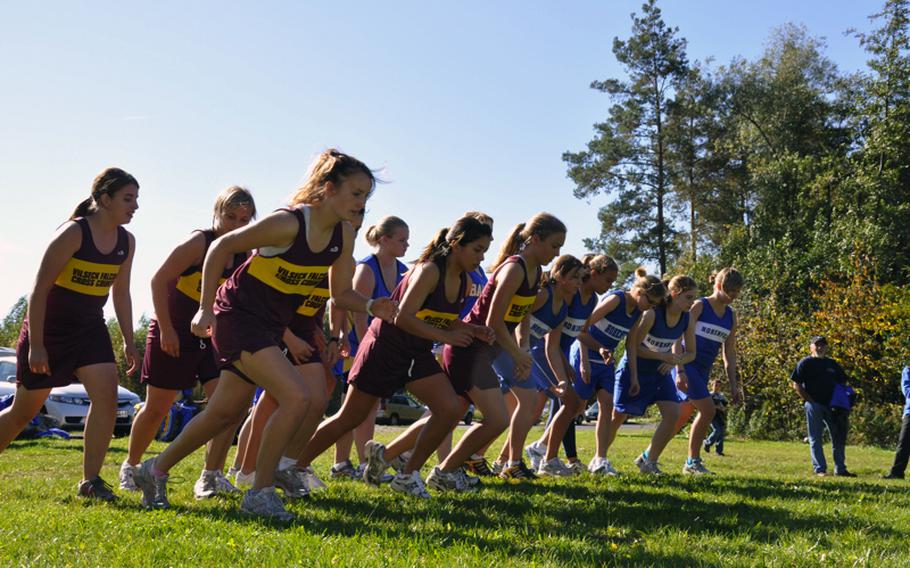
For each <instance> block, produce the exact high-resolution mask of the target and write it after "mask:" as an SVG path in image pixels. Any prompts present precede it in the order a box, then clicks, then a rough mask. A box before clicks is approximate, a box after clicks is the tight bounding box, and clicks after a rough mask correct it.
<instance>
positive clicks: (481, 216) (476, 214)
mask: <svg viewBox="0 0 910 568" xmlns="http://www.w3.org/2000/svg"><path fill="white" fill-rule="evenodd" d="M462 217H473V218H475V219H477V220H478V221H480V222H481V223H483V224H484V225H489V226H490V227H492V226H493V218H492V217H490V216H489V215H487V214H486V213H483V212H482V211H467V212H465V214H464V215H462Z"/></svg>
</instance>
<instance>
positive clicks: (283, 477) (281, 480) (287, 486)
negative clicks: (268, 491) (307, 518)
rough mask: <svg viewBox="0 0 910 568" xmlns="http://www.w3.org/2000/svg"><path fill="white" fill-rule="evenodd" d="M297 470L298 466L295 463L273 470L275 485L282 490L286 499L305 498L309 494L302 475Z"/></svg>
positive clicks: (298, 469)
mask: <svg viewBox="0 0 910 568" xmlns="http://www.w3.org/2000/svg"><path fill="white" fill-rule="evenodd" d="M299 472H300V468H299V467H297V466H296V465H292V466H291V467H289V468H287V469H279V470H276V471H275V487H278V488H279V489H281V490H282V491H284V496H285V498H287V499H306V498H307V497H309V496H310V490H309V489H307V487H306V485H305V484H304V483H303V475H302V474H300V473H299Z"/></svg>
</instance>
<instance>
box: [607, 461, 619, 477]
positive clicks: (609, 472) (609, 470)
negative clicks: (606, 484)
mask: <svg viewBox="0 0 910 568" xmlns="http://www.w3.org/2000/svg"><path fill="white" fill-rule="evenodd" d="M603 466H604V474H605V475H613V476H615V475H619V472H618V471H616V468H615V467H613V463H612V462H611V461H610V460H609V459H607V458H604V459H603Z"/></svg>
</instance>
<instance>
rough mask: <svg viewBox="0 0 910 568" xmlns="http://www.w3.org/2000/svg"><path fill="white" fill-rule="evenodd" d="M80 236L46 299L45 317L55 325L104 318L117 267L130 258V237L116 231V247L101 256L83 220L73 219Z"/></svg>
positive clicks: (117, 271) (123, 231)
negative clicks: (76, 245) (77, 247)
mask: <svg viewBox="0 0 910 568" xmlns="http://www.w3.org/2000/svg"><path fill="white" fill-rule="evenodd" d="M74 220H75V222H76V224H77V225H79V229H80V231H81V233H82V244H80V246H79V249H78V250H77V251H76V252H75V253H73V256H72V257H70V259H69V260H68V261H67V262H66V265H65V266H64V267H63V270H61V271H60V274H58V275H57V279H56V280H55V281H54V285H53V287H52V288H51V289H50V291H49V292H48V295H47V309H46V313H47V314H48V316H49V317H50V318H52V319H54V320H55V321H61V320H79V319H82V318H96V317H101V318H103V317H104V315H103V312H102V310H103V308H104V304H106V303H107V296H108V293H109V292H110V289H111V286H113V284H114V280H115V279H116V278H117V274H119V273H120V265H121V264H123V262H124V261H125V260H126V259H127V257H128V256H129V254H130V239H129V233H127V232H126V229H124V228H123V227H117V244H116V245H114V248H113V249H112V250H111V252H109V253H107V254H102V253H101V252H100V251H99V250H98V249H97V248H96V247H95V241H94V240H93V239H92V229H91V227H90V226H89V223H88V220H87V219H85V218H84V217H79V218H77V219H74Z"/></svg>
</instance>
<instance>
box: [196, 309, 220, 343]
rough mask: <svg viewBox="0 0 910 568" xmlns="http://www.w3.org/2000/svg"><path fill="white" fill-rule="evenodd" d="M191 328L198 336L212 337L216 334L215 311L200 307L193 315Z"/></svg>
mask: <svg viewBox="0 0 910 568" xmlns="http://www.w3.org/2000/svg"><path fill="white" fill-rule="evenodd" d="M190 330H191V331H192V332H193V334H194V335H195V336H196V337H202V338H205V337H211V336H212V335H214V334H215V312H212V311H206V310H203V309H200V310H199V311H198V312H196V315H195V316H193V322H192V323H191V324H190Z"/></svg>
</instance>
